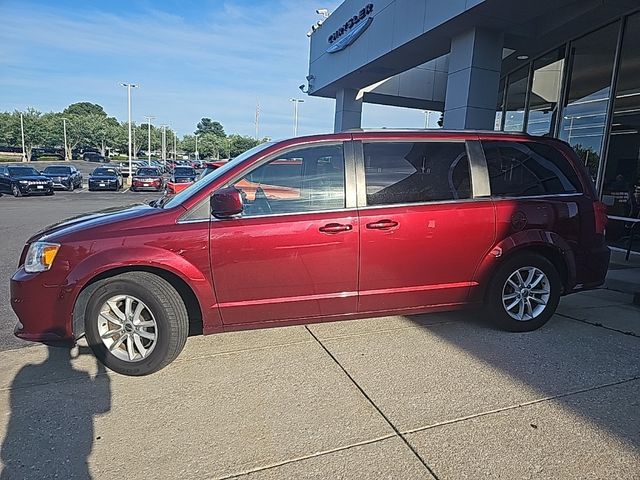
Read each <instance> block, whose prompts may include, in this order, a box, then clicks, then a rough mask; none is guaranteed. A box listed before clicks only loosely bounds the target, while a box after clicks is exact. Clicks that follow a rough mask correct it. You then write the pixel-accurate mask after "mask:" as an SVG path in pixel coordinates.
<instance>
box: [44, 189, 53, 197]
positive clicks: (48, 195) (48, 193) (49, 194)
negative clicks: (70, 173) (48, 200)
mask: <svg viewBox="0 0 640 480" xmlns="http://www.w3.org/2000/svg"><path fill="white" fill-rule="evenodd" d="M54 193H55V192H54V191H53V189H51V190H50V191H48V192H47V193H45V195H46V196H47V197H50V196H51V195H53V194H54Z"/></svg>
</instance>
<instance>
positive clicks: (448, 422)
mask: <svg viewBox="0 0 640 480" xmlns="http://www.w3.org/2000/svg"><path fill="white" fill-rule="evenodd" d="M638 380H640V376H635V377H631V378H626V379H624V380H618V381H617V382H610V383H605V384H602V385H596V386H594V387H588V388H582V389H579V390H572V391H571V392H566V393H559V394H558V395H551V396H548V397H542V398H537V399H535V400H529V401H528V402H522V403H518V404H517V405H509V406H508V407H502V408H496V409H494V410H488V411H486V412H480V413H474V414H473V415H467V416H464V417H459V418H454V419H451V420H445V421H443V422H438V423H434V424H431V425H426V426H424V427H417V428H412V429H409V430H404V431H403V432H402V435H410V434H413V433H417V432H423V431H425V430H430V429H432V428H437V427H443V426H445V425H451V424H454V423H460V422H465V421H467V420H472V419H474V418H478V417H486V416H488V415H494V414H496V413H502V412H508V411H509V410H516V409H518V408H522V407H529V406H531V405H536V404H538V403H544V402H550V401H552V400H557V399H558V398H565V397H570V396H573V395H579V394H581V393H586V392H592V391H594V390H600V389H603V388H609V387H615V386H617V385H622V384H625V383H631V382H635V381H638Z"/></svg>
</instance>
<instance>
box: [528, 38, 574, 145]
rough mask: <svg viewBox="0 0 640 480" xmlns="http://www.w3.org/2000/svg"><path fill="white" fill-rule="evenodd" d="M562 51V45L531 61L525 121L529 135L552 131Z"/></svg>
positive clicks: (559, 84)
mask: <svg viewBox="0 0 640 480" xmlns="http://www.w3.org/2000/svg"><path fill="white" fill-rule="evenodd" d="M564 51H565V48H564V47H562V48H559V49H557V50H555V51H553V52H551V53H549V54H547V55H544V56H542V57H540V58H538V59H537V60H535V61H534V62H533V80H532V82H531V92H530V93H529V116H528V121H527V133H530V134H531V135H540V136H542V135H549V134H552V133H553V131H554V128H555V124H556V122H557V117H558V110H559V102H560V92H561V90H562V88H561V87H562V74H563V72H564V63H565V62H564Z"/></svg>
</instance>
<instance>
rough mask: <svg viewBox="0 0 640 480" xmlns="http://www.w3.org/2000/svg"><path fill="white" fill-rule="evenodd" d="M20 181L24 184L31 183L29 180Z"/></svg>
mask: <svg viewBox="0 0 640 480" xmlns="http://www.w3.org/2000/svg"><path fill="white" fill-rule="evenodd" d="M18 183H21V184H23V185H27V184H28V183H29V180H18Z"/></svg>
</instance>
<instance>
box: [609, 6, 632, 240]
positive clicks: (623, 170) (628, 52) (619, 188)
mask: <svg viewBox="0 0 640 480" xmlns="http://www.w3.org/2000/svg"><path fill="white" fill-rule="evenodd" d="M638 45H640V13H639V14H636V15H633V16H631V17H629V18H628V19H627V25H626V28H625V34H624V39H623V42H622V50H621V53H620V67H619V70H618V82H617V88H616V92H615V97H614V104H613V115H612V121H611V137H610V139H609V149H608V153H607V165H606V169H605V176H604V182H603V188H602V200H603V202H604V203H606V204H607V207H608V208H607V210H608V213H609V215H616V216H621V217H631V218H640V82H639V79H640V49H638ZM631 225H632V224H630V223H627V224H625V223H624V222H611V223H610V224H609V225H608V226H607V238H608V239H609V242H610V243H611V244H613V245H618V246H621V247H624V246H626V242H627V241H628V237H629V234H630V228H631Z"/></svg>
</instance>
